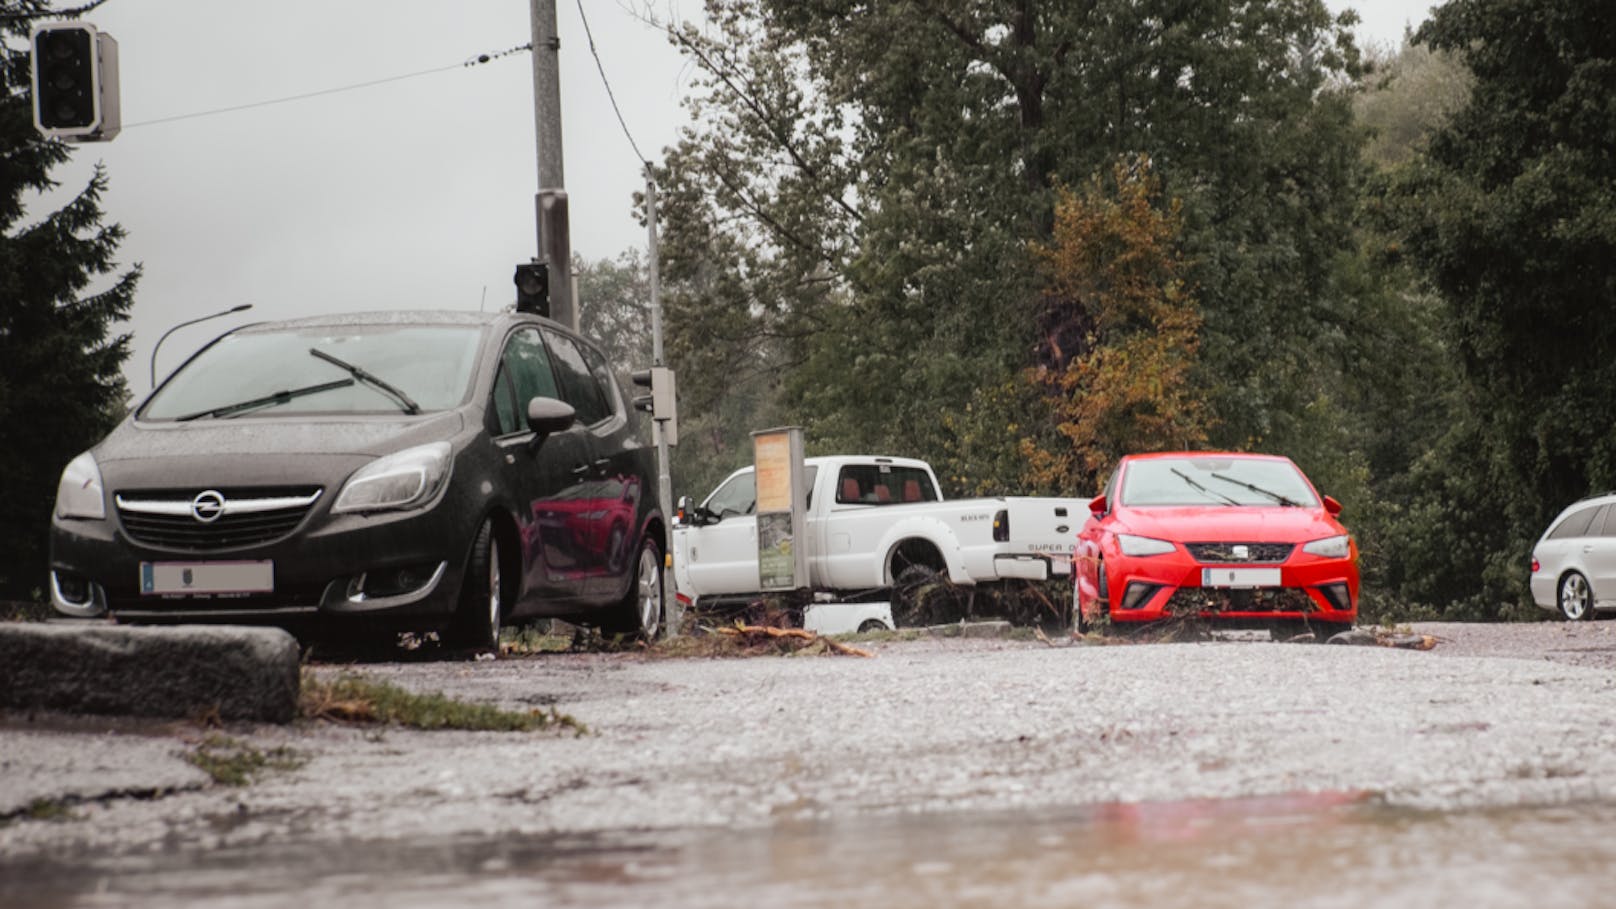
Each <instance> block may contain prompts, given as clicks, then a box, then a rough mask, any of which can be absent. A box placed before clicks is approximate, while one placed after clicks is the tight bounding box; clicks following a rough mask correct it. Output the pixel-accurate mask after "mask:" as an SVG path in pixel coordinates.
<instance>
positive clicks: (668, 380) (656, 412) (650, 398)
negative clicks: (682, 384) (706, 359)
mask: <svg viewBox="0 0 1616 909" xmlns="http://www.w3.org/2000/svg"><path fill="white" fill-rule="evenodd" d="M629 378H631V379H633V380H634V384H635V385H638V386H640V387H641V388H648V389H650V392H651V393H650V394H642V395H635V396H634V409H635V410H643V411H645V412H646V413H648V414H650V415H651V419H653V420H655V421H657V422H658V423H660V424H661V425H662V434H663V437H664V438H666V439H667V440H668V444H669V445H678V444H679V415H678V404H677V399H678V395H677V394H676V392H675V391H674V381H673V370H671V369H669V368H667V367H666V366H653V367H651V368H650V369H641V370H638V371H636V372H635V373H634V374H633V375H632V376H630V377H629Z"/></svg>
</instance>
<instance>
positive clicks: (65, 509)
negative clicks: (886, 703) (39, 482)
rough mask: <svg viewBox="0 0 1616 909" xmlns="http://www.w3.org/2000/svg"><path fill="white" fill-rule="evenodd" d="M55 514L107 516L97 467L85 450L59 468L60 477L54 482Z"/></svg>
mask: <svg viewBox="0 0 1616 909" xmlns="http://www.w3.org/2000/svg"><path fill="white" fill-rule="evenodd" d="M56 516H57V517H59V518H91V519H93V520H97V521H100V520H104V519H105V518H106V516H107V497H106V491H105V489H104V488H103V487H102V485H101V468H100V467H99V466H97V465H96V463H95V456H94V455H92V454H90V453H89V452H87V451H86V452H85V453H83V454H81V455H79V456H78V457H76V458H74V459H73V460H71V461H69V462H68V463H67V467H66V468H65V469H64V470H63V471H62V479H61V480H60V481H59V482H57V484H56Z"/></svg>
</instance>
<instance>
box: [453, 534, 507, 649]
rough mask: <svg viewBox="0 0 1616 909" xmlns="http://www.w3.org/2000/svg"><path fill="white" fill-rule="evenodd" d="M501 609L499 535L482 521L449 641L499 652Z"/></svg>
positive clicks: (472, 548)
mask: <svg viewBox="0 0 1616 909" xmlns="http://www.w3.org/2000/svg"><path fill="white" fill-rule="evenodd" d="M504 608H505V604H504V602H503V599H502V597H501V596H500V574H499V538H498V536H496V535H495V533H494V523H493V522H492V521H484V522H483V526H482V528H481V529H480V530H478V531H477V538H476V539H475V540H474V541H473V542H472V544H471V555H470V557H469V558H468V559H467V560H466V574H465V577H464V579H462V580H461V582H460V599H459V602H458V603H457V604H456V606H455V616H454V620H453V623H452V624H451V625H450V627H449V643H450V644H451V645H453V646H456V647H468V648H471V649H474V650H492V651H495V652H498V650H499V631H500V625H501V622H502V619H503V613H504Z"/></svg>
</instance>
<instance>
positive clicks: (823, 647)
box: [718, 624, 875, 657]
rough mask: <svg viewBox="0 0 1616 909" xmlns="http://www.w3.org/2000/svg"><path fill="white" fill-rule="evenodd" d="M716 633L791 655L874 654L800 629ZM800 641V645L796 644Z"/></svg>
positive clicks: (734, 628) (742, 628) (736, 628)
mask: <svg viewBox="0 0 1616 909" xmlns="http://www.w3.org/2000/svg"><path fill="white" fill-rule="evenodd" d="M718 633H719V634H722V635H726V636H728V637H730V638H735V639H739V640H740V641H742V642H743V643H746V644H748V645H750V646H752V647H759V646H771V645H772V646H774V647H776V648H778V647H784V648H785V649H786V650H787V651H789V652H793V653H808V652H814V649H815V648H818V652H820V653H837V654H843V655H845V656H858V657H872V656H875V654H873V653H871V652H870V651H868V650H865V649H864V648H862V647H854V646H852V645H850V644H843V643H842V642H840V641H833V640H831V639H830V638H825V637H820V636H819V635H817V634H815V633H813V632H812V631H807V630H805V629H802V628H775V627H772V626H769V625H740V624H736V625H725V626H723V627H721V628H719V629H718ZM798 641H801V642H802V643H800V644H799V643H797V642H798Z"/></svg>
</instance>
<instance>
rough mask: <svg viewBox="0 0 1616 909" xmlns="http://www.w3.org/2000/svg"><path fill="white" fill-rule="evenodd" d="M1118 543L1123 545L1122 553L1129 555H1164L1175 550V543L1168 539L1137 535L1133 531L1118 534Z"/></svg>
mask: <svg viewBox="0 0 1616 909" xmlns="http://www.w3.org/2000/svg"><path fill="white" fill-rule="evenodd" d="M1117 545H1118V546H1120V547H1122V554H1123V555H1127V556H1151V555H1163V554H1165V553H1169V552H1172V551H1173V544H1172V543H1169V542H1167V541H1166V540H1154V539H1151V538H1150V537H1136V536H1134V535H1133V534H1131V533H1119V534H1117Z"/></svg>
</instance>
